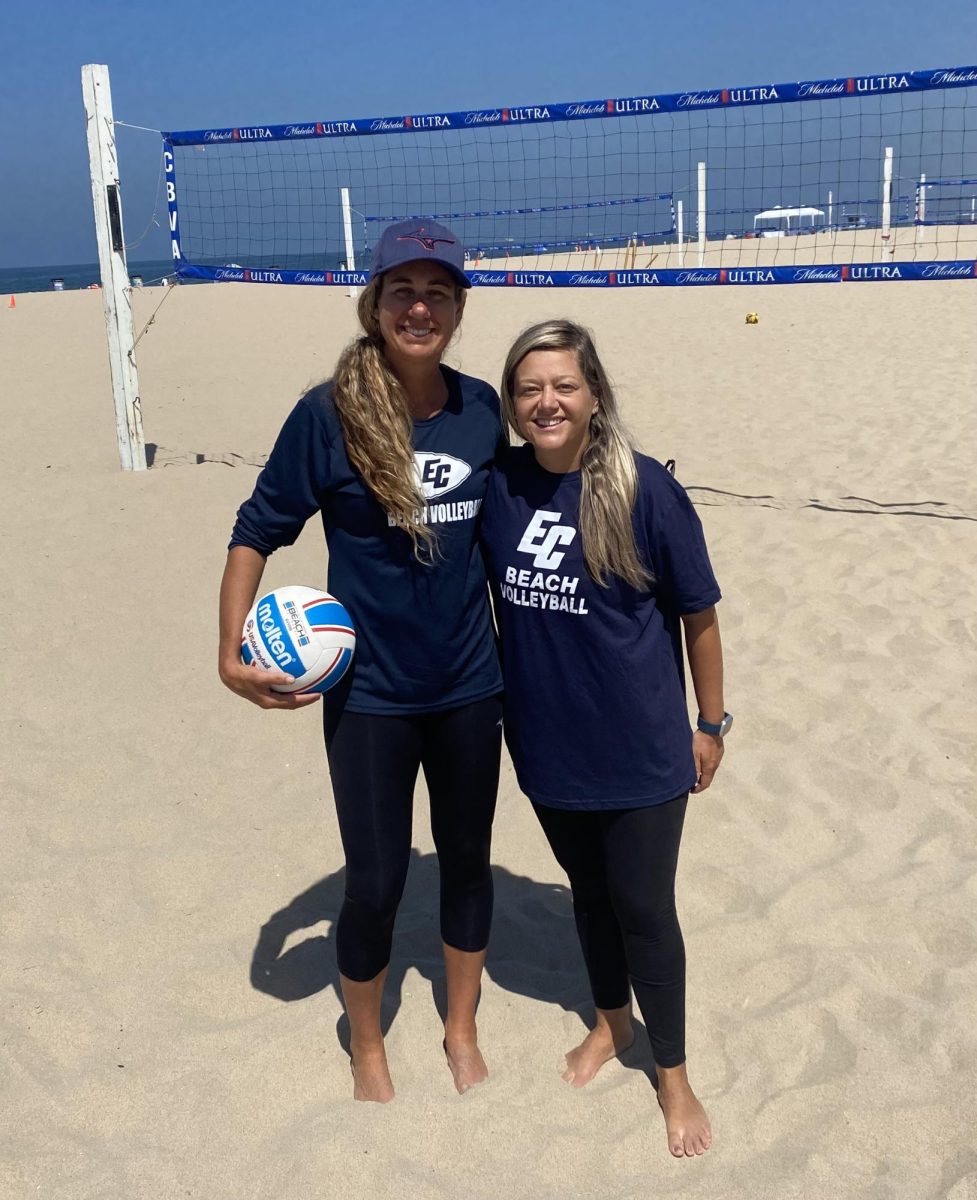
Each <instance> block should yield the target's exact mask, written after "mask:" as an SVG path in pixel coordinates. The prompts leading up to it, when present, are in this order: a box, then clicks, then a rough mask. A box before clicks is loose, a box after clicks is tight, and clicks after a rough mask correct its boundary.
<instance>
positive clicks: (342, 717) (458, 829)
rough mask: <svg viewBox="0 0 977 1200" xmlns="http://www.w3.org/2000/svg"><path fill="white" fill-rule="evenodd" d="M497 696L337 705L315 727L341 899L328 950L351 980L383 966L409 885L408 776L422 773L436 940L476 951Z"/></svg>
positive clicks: (486, 898)
mask: <svg viewBox="0 0 977 1200" xmlns="http://www.w3.org/2000/svg"><path fill="white" fill-rule="evenodd" d="M501 724H502V701H501V698H500V697H499V696H492V697H489V698H488V699H486V700H478V701H476V702H475V703H474V704H466V705H465V706H464V707H462V708H455V709H451V710H449V711H448V712H438V713H423V714H419V715H408V716H403V717H393V716H375V715H373V714H370V713H351V712H343V711H342V710H339V711H336V710H335V709H333V708H331V707H330V706H329V705H324V706H323V725H324V731H325V738H326V752H327V754H328V757H329V772H330V774H331V776H332V790H333V795H334V797H335V800H336V812H337V813H338V816H339V832H340V835H341V837H342V840H343V850H344V851H345V852H346V895H345V899H344V902H343V907H342V909H341V911H340V914H339V922H338V927H337V932H336V953H337V958H338V960H339V969H340V971H341V972H342V973H343V975H345V976H346V977H347V979H354V980H359V981H364V980H367V979H373V978H374V976H376V975H378V974H379V973H380V971H382V970H383V968H384V967H385V966H386V965H387V963H388V962H389V961H390V945H391V939H392V935H393V927H394V918H395V917H396V915H397V906H398V904H399V903H400V897H401V895H402V894H403V891H404V884H405V883H406V880H407V867H408V864H409V862H410V851H411V822H412V816H413V807H414V783H415V781H416V779H417V771H418V768H419V767H423V768H424V778H425V779H426V781H427V787H428V792H429V794H430V797H431V832H432V833H433V835H434V844H435V846H436V848H437V852H438V865H439V868H440V872H441V937H442V939H443V941H444V942H445V943H446V944H447V945H449V946H453V947H454V948H455V949H457V950H468V951H475V950H484V949H485V947H486V946H487V945H488V937H489V927H490V925H491V923H492V895H493V893H492V872H491V868H490V866H489V851H490V849H491V840H492V818H493V816H494V815H495V795H496V791H497V789H498V783H499V753H500V750H501V745H502V728H501Z"/></svg>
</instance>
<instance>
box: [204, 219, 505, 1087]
mask: <svg viewBox="0 0 977 1200" xmlns="http://www.w3.org/2000/svg"><path fill="white" fill-rule="evenodd" d="M468 287H469V281H468V279H467V278H466V276H465V273H464V250H463V248H462V246H461V244H460V243H459V242H458V240H457V239H456V238H455V237H454V235H453V234H452V233H451V232H450V230H448V229H445V228H444V226H442V225H438V224H435V223H434V222H430V221H404V222H400V223H399V224H396V225H392V226H390V227H389V228H388V229H386V230H385V232H384V233H383V236H382V237H381V238H380V241H379V243H378V245H377V247H376V249H375V251H374V255H373V262H372V264H371V279H370V283H369V286H368V287H367V288H365V290H364V291H363V293H362V295H361V296H360V299H359V302H358V305H357V313H358V316H359V320H360V324H361V326H362V327H363V336H361V337H359V338H358V339H357V340H356V341H354V342H353V343H352V344H351V345H350V346H348V347H347V349H346V350H345V351H344V352H343V354H342V355H341V356H340V359H339V362H338V363H337V365H336V371H335V374H334V376H333V378H332V379H331V380H329V381H327V382H326V383H323V384H320V385H319V386H318V387H314V388H313V389H312V390H311V391H309V392H307V393H306V394H305V395H304V396H303V397H302V398H301V399H300V400H299V402H298V404H297V405H296V407H295V409H294V410H293V412H292V414H291V415H290V416H289V418H288V419H287V421H286V422H285V425H284V427H283V428H282V431H281V433H280V435H279V437H278V440H277V442H276V443H275V447H274V449H273V450H272V452H271V456H270V457H269V459H268V463H267V465H266V466H265V468H264V469H263V471H262V472H261V475H260V476H259V478H258V481H257V485H256V486H255V489H254V493H253V495H252V496H251V498H250V499H249V500H247V501H246V502H245V503H244V504H243V505H242V507H241V509H240V510H239V512H238V515H237V522H236V524H235V526H234V532H233V535H232V537H231V543H230V549H229V552H228V557H227V565H226V567H225V570H224V579H223V583H222V585H221V601H220V617H221V638H220V663H219V667H220V676H221V679H222V680H223V682H224V683H225V684H226V685H227V686H228V687H229V688H230V689H231V690H232V691H234V692H236V693H237V694H238V695H240V696H243V697H244V698H245V699H247V700H250V701H251V702H252V703H254V704H257V705H259V706H260V707H262V708H298V707H301V706H303V705H306V704H311V703H314V701H315V700H316V699H317V697H315V696H290V695H284V694H279V693H277V692H273V691H272V690H271V685H272V684H274V683H276V682H279V683H280V682H282V681H283V679H284V678H287V677H284V676H282V675H281V674H280V673H277V672H274V671H263V670H260V669H258V670H256V669H254V668H249V667H245V666H244V665H243V664H242V662H241V657H240V643H241V628H242V625H243V622H244V618H245V616H246V615H247V612H248V610H249V608H250V607H251V605H252V603H253V602H254V598H255V596H256V594H257V590H258V585H259V583H260V580H261V576H262V572H263V570H264V566H265V561H266V559H267V557H268V555H269V554H271V553H273V551H275V550H277V549H278V548H279V547H281V546H287V545H291V544H292V543H293V542H294V541H295V539H296V538H297V537H298V535H299V533H300V532H301V530H302V527H303V525H304V524H305V522H306V521H307V520H308V519H309V517H311V516H313V514H315V513H318V514H319V516H320V517H321V520H322V524H323V528H324V531H325V536H326V541H327V543H328V547H329V578H328V589H329V591H330V592H331V593H333V594H335V595H336V596H338V597H339V598H340V599H341V600H342V602H343V604H345V606H346V608H347V609H348V610H349V612H350V614H351V615H352V618H353V622H354V625H355V627H356V632H357V647H356V655H355V658H354V660H353V665H352V667H351V669H350V672H349V673H348V674H347V676H346V678H345V679H344V680H343V681H342V683H341V684H340V685H339V687H337V689H336V690H335V691H334V692H330V693H329V694H327V695H326V696H325V698H324V700H325V702H324V705H323V717H324V729H325V740H326V750H327V755H328V760H329V770H330V775H331V777H332V789H333V794H334V797H335V801H336V810H337V813H338V817H339V828H340V834H341V837H342V842H343V849H344V851H345V855H346V893H345V899H344V903H343V907H342V910H341V912H340V915H339V920H338V927H337V932H336V941H337V955H338V959H339V970H340V976H341V982H342V991H343V1001H344V1004H345V1007H346V1013H347V1016H348V1018H349V1024H350V1040H351V1055H352V1067H353V1075H354V1093H353V1094H354V1096H355V1097H356V1099H359V1100H377V1101H386V1100H390V1099H392V1097H393V1094H394V1089H393V1084H392V1083H391V1079H390V1074H389V1071H388V1068H387V1061H386V1055H385V1052H384V1043H383V1034H382V1031H381V1025H380V1004H381V999H382V995H383V987H384V981H385V979H386V975H387V967H388V963H389V961H390V947H391V934H392V930H393V924H394V918H395V916H396V911H397V906H398V904H399V901H400V897H401V894H402V892H403V888H404V882H405V879H406V875H407V866H408V862H409V858H410V850H411V815H412V802H413V793H414V783H415V780H416V778H417V773H418V769H419V768H423V770H424V775H425V779H426V781H427V786H428V791H429V793H430V801H431V827H432V832H433V835H434V841H435V845H436V847H437V851H438V861H439V866H440V873H441V937H442V941H443V943H444V959H445V973H446V979H447V1016H446V1019H445V1031H444V1050H445V1053H446V1055H447V1059H448V1064H449V1066H450V1068H451V1072H452V1075H453V1077H454V1083H455V1086H456V1087H457V1089H458V1091H459V1092H463V1091H465V1090H466V1089H467V1088H469V1087H471V1086H472V1085H473V1084H475V1083H478V1082H479V1081H480V1080H482V1079H483V1078H484V1077H485V1075H486V1073H487V1072H486V1067H485V1063H484V1061H483V1059H482V1056H481V1053H480V1051H479V1048H478V1043H477V1032H476V1027H475V1010H476V1005H477V1001H478V994H479V983H480V979H481V974H482V966H483V963H484V959H485V946H486V944H487V942H488V935H489V925H490V922H491V916H492V876H491V872H490V868H489V849H490V837H491V825H492V817H493V814H494V810H495V797H496V789H497V785H498V772H499V753H500V747H501V728H500V727H501V711H502V710H501V698H500V692H501V686H502V680H501V675H500V672H499V666H498V662H497V658H496V652H495V645H494V637H493V631H492V626H491V621H490V616H489V611H488V603H487V588H486V578H485V571H484V567H483V564H482V560H481V556H480V553H479V550H478V545H477V539H476V516H477V514H478V511H479V509H480V507H481V504H482V500H483V498H484V496H485V489H486V486H487V483H488V476H489V470H490V468H491V466H492V462H493V460H494V458H495V457H496V454H497V451H498V449H499V447H500V443H502V442H504V439H505V435H504V432H503V426H502V422H501V417H500V413H499V401H498V397H497V396H496V394H495V392H494V390H493V389H492V388H491V387H490V386H489V385H488V384H487V383H484V382H482V381H481V380H479V379H472V378H470V377H468V376H465V375H461V374H459V373H458V372H457V371H454V370H451V369H450V368H449V367H446V366H445V365H444V364H443V363H442V361H441V359H442V356H443V354H444V352H445V349H446V348H447V346H448V344H449V343H450V341H451V339H452V336H453V335H454V333H455V331H456V330H457V328H458V325H459V324H460V322H461V318H462V313H463V311H464V307H465V299H466V296H467V288H468Z"/></svg>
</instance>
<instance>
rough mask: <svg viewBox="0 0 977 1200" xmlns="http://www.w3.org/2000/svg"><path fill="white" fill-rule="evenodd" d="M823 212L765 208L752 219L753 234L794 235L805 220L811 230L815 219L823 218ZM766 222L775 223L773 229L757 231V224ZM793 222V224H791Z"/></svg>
mask: <svg viewBox="0 0 977 1200" xmlns="http://www.w3.org/2000/svg"><path fill="white" fill-rule="evenodd" d="M823 216H824V210H823V209H821V208H805V207H801V208H781V206H780V205H779V204H778V205H777V206H776V207H775V208H767V209H765V210H764V211H763V212H759V213H757V215H756V216H755V217H754V218H753V232H754V233H757V232H759V233H761V234H763V233H794V232H796V231H797V230H798V229H800V228H801V226H802V224H803V222H804V221H805V220H808V221H810V223H811V228H812V229H813V228H814V221H815V218H816V217H823ZM759 221H768V222H774V221H776V222H777V228H775V229H760V230H757V222H759ZM792 222H793V224H792Z"/></svg>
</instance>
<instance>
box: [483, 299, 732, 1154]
mask: <svg viewBox="0 0 977 1200" xmlns="http://www.w3.org/2000/svg"><path fill="white" fill-rule="evenodd" d="M502 407H503V411H504V413H505V415H506V418H507V420H508V422H509V424H510V425H511V426H512V428H513V429H514V430H515V431H516V432H517V433H518V434H520V435H521V436H522V437H523V438H524V439H525V441H526V443H527V444H526V445H524V446H520V447H518V448H517V449H512V450H508V451H507V452H505V453H504V454H503V455H502V456H501V458H500V462H499V464H498V467H497V469H496V471H495V472H494V474H493V476H492V480H491V482H490V485H489V492H488V496H487V497H486V500H485V507H484V510H483V525H482V540H483V543H484V546H485V550H486V556H487V560H488V565H489V580H490V584H491V587H492V591H493V597H494V600H495V612H496V618H497V620H498V622H499V628H500V632H501V635H502V662H503V674H504V677H505V735H506V742H507V744H508V746H509V750H510V753H511V755H512V761H513V765H514V766H515V769H516V775H517V777H518V779H519V784H520V786H521V787H522V790H523V791H524V792H525V793H526V794H527V795H528V796H529V798H530V800H531V801H532V803H533V807H534V809H535V811H536V815H537V817H538V818H539V821H540V824H541V825H542V827H543V832H544V833H545V835H546V838H547V840H548V841H549V843H550V846H551V847H552V849H553V852H554V854H555V855H556V858H557V860H558V861H559V863H560V865H561V866H562V867H563V869H564V870H565V871H566V872H567V875H568V876H569V880H570V887H571V891H572V893H573V908H574V916H575V918H576V923H577V931H578V934H579V937H580V943H581V947H582V949H583V954H584V959H585V961H586V966H587V972H588V975H589V977H590V985H591V990H592V992H593V998H594V1004H595V1007H596V1010H597V1015H596V1023H595V1026H594V1029H593V1030H592V1031H591V1032H590V1033H589V1034H588V1036H587V1037H586V1038H585V1039H584V1041H583V1042H582V1044H581V1045H579V1046H577V1047H575V1048H574V1049H573V1050H571V1051H570V1052H569V1053H568V1054H567V1056H566V1057H567V1067H566V1071H565V1073H564V1075H563V1078H564V1079H565V1080H567V1082H569V1083H571V1084H573V1085H574V1086H575V1087H582V1086H583V1085H584V1084H586V1083H589V1082H590V1080H591V1079H593V1077H594V1075H595V1074H596V1073H597V1071H598V1070H599V1069H600V1067H601V1066H602V1065H603V1064H604V1063H605V1062H607V1061H608V1060H609V1059H611V1058H613V1057H614V1056H615V1055H617V1054H620V1053H621V1052H622V1051H623V1050H625V1049H626V1048H627V1047H628V1046H630V1044H631V1042H632V1041H633V1039H634V1033H633V1030H632V1026H631V992H632V989H633V991H634V994H635V997H636V999H637V1002H638V1007H639V1009H640V1010H641V1015H642V1017H643V1019H644V1022H645V1025H646V1027H647V1029H648V1034H649V1036H650V1039H651V1046H652V1050H653V1051H654V1056H655V1063H656V1067H657V1091H658V1100H659V1103H660V1104H661V1107H662V1110H663V1112H664V1114H665V1124H666V1128H667V1136H668V1146H669V1149H670V1151H671V1153H672V1154H674V1155H675V1156H676V1157H683V1156H685V1155H695V1154H701V1153H703V1151H704V1150H706V1149H708V1147H709V1145H710V1142H711V1140H712V1133H711V1130H710V1126H709V1120H708V1118H707V1117H706V1114H705V1112H704V1110H703V1108H702V1105H701V1104H700V1103H699V1101H698V1099H697V1098H696V1096H695V1094H694V1092H693V1091H692V1088H691V1086H690V1085H689V1080H688V1075H687V1073H686V1067H685V948H684V945H683V941H682V931H681V929H680V928H679V923H678V917H677V916H676V912H675V868H676V865H677V861H678V851H679V841H680V839H681V835H682V823H683V820H684V817H685V809H686V803H687V798H688V793H689V792H690V791H691V792H701V791H704V790H705V788H707V787H708V786H709V785H710V783H711V782H712V778H713V775H714V774H715V772H716V769H717V768H718V766H719V763H720V760H721V759H722V754H723V741H722V738H723V735H724V734H725V733H726V731H727V729H728V728H729V725H730V723H731V721H732V718H731V717H730V716H729V715H728V714H727V713H726V711H725V709H724V707H723V660H722V648H721V645H720V640H719V627H718V625H717V623H716V612H715V607H714V605H715V604H716V602H717V601H718V600H719V598H720V593H719V588H718V586H717V584H716V580H715V578H714V576H713V573H712V568H711V567H710V565H709V557H708V554H707V552H706V546H705V541H704V540H703V536H702V527H701V525H700V523H699V519H698V517H697V516H696V514H695V511H694V509H693V508H692V505H691V503H690V502H689V499H688V497H687V495H686V494H685V491H684V490H683V489H682V488H681V487H680V486H679V484H678V483H676V482H675V480H674V479H673V478H672V476H671V475H670V474H669V473H668V471H666V470H665V468H664V467H662V466H660V465H659V464H658V463H657V462H655V460H654V459H651V458H646V457H645V456H644V455H642V454H637V453H635V452H634V450H633V449H632V447H631V444H630V441H629V439H628V436H627V433H626V431H625V429H624V427H623V425H622V423H621V420H620V417H619V416H618V412H617V406H616V403H615V399H614V393H613V391H612V390H611V387H610V383H609V382H608V379H607V376H606V374H605V372H604V370H603V368H602V366H601V363H600V360H599V359H598V357H597V352H596V350H595V349H594V345H593V342H592V340H591V338H590V336H589V334H588V333H587V332H586V330H584V329H581V328H580V327H579V326H577V325H573V324H571V323H570V322H569V321H547V322H544V323H543V324H541V325H535V326H533V327H532V328H530V329H527V330H526V332H525V333H523V334H522V335H521V337H519V338H518V339H517V340H516V343H515V344H514V345H513V347H512V349H511V350H510V352H509V356H508V359H507V360H506V364H505V368H504V372H503V380H502ZM682 627H684V633H685V645H686V650H687V652H688V660H689V667H690V671H691V675H692V682H693V686H694V689H695V695H696V700H697V701H698V704H699V713H700V716H699V720H698V728H697V729H696V731H695V733H692V732H691V730H690V728H689V718H688V711H687V708H686V701H685V670H684V661H683V655H682V640H681V634H682Z"/></svg>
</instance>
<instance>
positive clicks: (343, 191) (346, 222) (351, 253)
mask: <svg viewBox="0 0 977 1200" xmlns="http://www.w3.org/2000/svg"><path fill="white" fill-rule="evenodd" d="M339 195H340V198H341V200H342V205H343V234H344V235H345V238H346V267H347V270H350V271H355V270H356V251H355V250H354V249H353V212H352V209H351V208H350V206H349V188H345V187H344V188H340V189H339ZM359 294H360V289H359V288H358V287H351V288H350V289H349V293H348V295H349V297H350V299H351V300H355V299H356V297H357V296H358V295H359Z"/></svg>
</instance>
